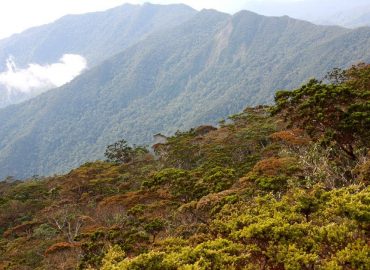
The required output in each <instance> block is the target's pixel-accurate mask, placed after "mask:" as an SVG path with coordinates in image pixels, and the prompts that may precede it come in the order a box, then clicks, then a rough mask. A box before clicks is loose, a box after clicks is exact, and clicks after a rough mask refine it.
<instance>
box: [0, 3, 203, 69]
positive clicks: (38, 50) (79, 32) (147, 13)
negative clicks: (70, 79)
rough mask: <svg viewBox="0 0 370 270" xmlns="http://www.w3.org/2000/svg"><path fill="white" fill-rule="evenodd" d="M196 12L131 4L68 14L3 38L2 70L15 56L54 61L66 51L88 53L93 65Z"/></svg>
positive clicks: (0, 42)
mask: <svg viewBox="0 0 370 270" xmlns="http://www.w3.org/2000/svg"><path fill="white" fill-rule="evenodd" d="M195 13H196V11H195V10H193V9H192V8H190V7H188V6H185V5H163V6H162V5H152V4H144V5H130V4H125V5H123V6H120V7H117V8H113V9H110V10H107V11H104V12H95V13H89V14H84V15H68V16H65V17H63V18H61V19H59V20H57V21H56V22H54V23H51V24H47V25H43V26H40V27H35V28H32V29H30V30H27V31H25V32H23V33H20V34H16V35H13V36H11V37H10V38H6V39H3V40H0V71H3V70H4V68H5V67H6V66H5V64H6V59H8V57H9V56H13V57H14V59H15V61H16V63H17V65H19V66H20V67H25V66H26V65H27V64H30V63H37V64H50V63H55V62H57V61H58V60H59V59H60V57H61V56H62V55H63V54H66V53H72V54H79V55H82V56H84V57H85V58H86V59H87V60H88V63H89V66H94V65H95V64H97V63H99V62H101V61H103V60H105V59H108V58H109V57H110V56H113V55H115V54H117V53H119V52H121V51H123V50H124V49H125V48H127V47H129V46H131V45H133V44H135V43H136V42H137V41H139V40H141V39H143V38H144V37H146V36H147V35H149V34H151V33H153V32H156V31H159V30H163V29H168V28H170V27H173V26H175V25H178V24H181V23H182V22H184V21H185V20H187V19H189V18H190V17H192V16H193V15H194V14H195Z"/></svg>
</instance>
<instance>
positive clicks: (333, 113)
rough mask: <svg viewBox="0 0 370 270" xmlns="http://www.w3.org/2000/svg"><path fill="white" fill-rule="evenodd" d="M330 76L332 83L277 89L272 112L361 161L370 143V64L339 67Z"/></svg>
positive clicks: (324, 143) (315, 81)
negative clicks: (340, 69) (344, 69)
mask: <svg viewBox="0 0 370 270" xmlns="http://www.w3.org/2000/svg"><path fill="white" fill-rule="evenodd" d="M328 77H329V78H331V79H332V82H331V83H330V84H325V83H323V82H321V81H318V80H316V79H312V80H310V81H309V82H308V83H307V84H306V85H303V86H302V87H301V88H299V89H297V90H294V91H279V92H277V93H276V96H275V102H276V106H275V107H274V108H273V110H272V113H273V114H279V115H282V116H283V117H284V118H285V119H286V120H288V121H289V123H290V125H291V126H295V127H298V128H302V129H304V130H305V131H306V132H307V133H308V134H309V135H310V136H311V137H312V138H313V139H315V140H320V141H321V142H322V143H323V145H326V146H332V145H335V146H337V147H338V148H339V149H340V150H342V151H344V152H345V153H346V154H347V155H348V156H349V157H350V158H351V159H352V160H357V159H358V156H357V153H358V151H360V150H361V149H362V150H363V149H366V148H368V147H369V142H370V65H365V64H359V65H357V66H353V67H352V68H350V69H348V70H346V71H343V72H339V71H338V70H337V69H336V70H335V71H334V72H332V75H329V76H328Z"/></svg>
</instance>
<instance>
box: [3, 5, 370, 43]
mask: <svg viewBox="0 0 370 270" xmlns="http://www.w3.org/2000/svg"><path fill="white" fill-rule="evenodd" d="M146 2H150V3H152V4H176V3H183V4H186V5H188V6H191V7H193V8H194V9H197V10H200V9H203V8H212V9H216V10H218V11H222V12H226V13H230V14H232V13H235V12H238V11H240V10H251V11H254V12H257V13H260V14H262V15H269V16H282V15H288V16H291V17H294V18H298V19H305V20H310V21H313V22H317V23H329V24H330V23H332V24H336V22H335V20H334V21H333V18H332V17H333V16H335V17H336V18H335V19H338V18H337V17H339V18H340V17H343V18H341V20H342V21H343V24H344V23H345V22H346V19H347V18H346V17H348V14H347V13H349V17H352V16H353V17H354V18H356V16H360V15H362V13H363V12H364V10H365V11H369V12H370V3H369V1H367V0H355V1H345V0H327V1H322V0H230V1H228V2H225V1H211V0H203V1H196V0H183V1H176V0H152V1H145V0H144V1H143V0H106V1H104V2H102V1H99V0H90V1H89V3H88V5H87V4H86V1H85V0H73V1H72V0H55V1H47V0H33V1H25V0H12V1H11V2H10V1H2V2H1V3H0V39H3V38H6V37H9V36H11V35H12V34H15V33H20V32H22V31H24V30H26V29H28V28H31V27H34V26H39V25H43V24H47V23H51V22H53V21H55V20H57V19H59V18H60V17H62V16H65V15H68V14H82V13H87V12H95V11H103V10H107V9H110V8H113V7H117V6H120V5H123V4H125V3H130V4H143V3H146ZM20 6H22V9H20V8H19V7H20ZM341 12H347V13H346V14H345V15H342V14H341ZM338 14H339V15H338ZM323 18H324V19H323ZM338 24H340V23H338Z"/></svg>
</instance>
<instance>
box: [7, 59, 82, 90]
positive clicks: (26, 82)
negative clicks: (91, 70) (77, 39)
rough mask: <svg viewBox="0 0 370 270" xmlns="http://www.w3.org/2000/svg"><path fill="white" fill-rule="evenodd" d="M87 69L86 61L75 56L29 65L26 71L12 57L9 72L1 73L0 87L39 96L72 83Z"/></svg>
mask: <svg viewBox="0 0 370 270" xmlns="http://www.w3.org/2000/svg"><path fill="white" fill-rule="evenodd" d="M86 67H87V63H86V59H85V58H84V57H82V56H80V55H75V54H65V55H63V56H62V58H61V59H60V60H59V62H58V63H54V64H49V65H39V64H29V65H28V67H27V68H25V69H20V68H18V67H17V66H16V64H15V62H14V59H13V58H12V57H10V58H9V59H8V61H7V71H5V72H3V73H0V86H1V85H2V86H3V87H5V88H6V89H7V91H8V92H21V93H25V94H30V95H33V94H38V93H41V92H43V91H46V90H49V89H51V88H54V87H59V86H62V85H64V84H66V83H68V82H70V81H71V80H73V79H74V78H75V77H76V76H78V75H80V74H81V72H82V71H83V70H85V69H86ZM0 88H2V87H0Z"/></svg>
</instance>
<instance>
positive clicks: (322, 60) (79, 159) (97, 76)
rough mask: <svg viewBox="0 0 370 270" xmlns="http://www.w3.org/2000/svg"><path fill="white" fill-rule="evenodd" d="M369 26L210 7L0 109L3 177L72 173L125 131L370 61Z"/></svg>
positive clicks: (246, 100) (136, 138)
mask: <svg viewBox="0 0 370 270" xmlns="http://www.w3.org/2000/svg"><path fill="white" fill-rule="evenodd" d="M369 47H370V28H360V29H357V30H350V29H345V28H340V27H324V26H317V25H313V24H311V23H307V22H304V21H300V20H295V19H291V18H289V17H265V16H261V15H257V14H255V13H252V12H247V11H243V12H239V13H237V14H235V15H234V16H230V15H227V14H223V13H219V12H216V11H212V10H204V11H202V12H200V13H198V14H197V15H195V16H194V17H193V18H192V19H190V20H188V21H186V22H185V23H183V24H181V25H179V26H177V27H175V28H172V29H170V30H168V31H163V32H161V33H156V34H153V35H151V36H149V37H148V38H147V39H145V40H143V41H141V42H139V43H137V44H136V45H134V46H132V47H130V48H128V49H127V50H125V51H124V52H122V53H121V54H118V55H116V56H114V57H113V58H112V59H109V60H107V61H105V62H104V63H102V64H101V65H99V66H97V67H95V68H92V69H91V70H89V71H87V72H86V73H84V74H83V75H81V76H79V77H78V78H77V79H75V80H74V81H72V82H71V83H69V84H67V85H65V86H63V87H61V88H59V89H56V90H54V91H51V92H48V93H45V94H42V95H40V96H38V97H36V98H34V99H32V100H30V101H27V102H25V103H22V104H19V105H15V106H10V107H8V108H5V109H3V110H1V111H0V138H1V139H0V168H1V170H0V176H1V177H5V176H7V175H14V176H16V177H27V176H30V175H33V174H40V175H49V174H53V173H60V172H65V171H67V170H69V169H71V168H72V167H74V166H77V165H79V164H82V163H84V162H86V161H88V160H94V159H100V158H102V153H103V152H104V149H105V147H106V145H108V144H110V143H113V142H114V141H117V140H118V139H121V138H125V139H126V140H128V141H129V142H130V143H140V144H144V143H150V142H151V141H152V135H153V134H155V133H158V132H162V133H164V134H173V133H174V132H176V131H177V130H178V129H181V130H183V129H187V128H190V127H192V126H194V125H197V124H200V123H201V124H205V123H215V122H217V121H218V120H220V119H221V118H223V117H226V116H227V115H230V114H233V113H236V112H239V111H240V110H242V109H243V108H244V107H245V106H250V105H256V104H265V103H270V102H271V101H272V97H273V95H274V93H275V91H276V90H277V89H283V88H284V89H285V88H288V89H291V88H295V87H297V86H299V85H300V83H301V82H302V81H305V80H308V79H309V78H310V77H312V76H316V77H318V78H322V77H323V76H324V75H325V74H326V72H327V70H330V69H331V68H334V67H345V66H347V65H350V64H353V63H357V62H359V61H370V51H369V50H368V48H369Z"/></svg>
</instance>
